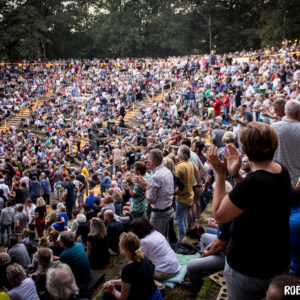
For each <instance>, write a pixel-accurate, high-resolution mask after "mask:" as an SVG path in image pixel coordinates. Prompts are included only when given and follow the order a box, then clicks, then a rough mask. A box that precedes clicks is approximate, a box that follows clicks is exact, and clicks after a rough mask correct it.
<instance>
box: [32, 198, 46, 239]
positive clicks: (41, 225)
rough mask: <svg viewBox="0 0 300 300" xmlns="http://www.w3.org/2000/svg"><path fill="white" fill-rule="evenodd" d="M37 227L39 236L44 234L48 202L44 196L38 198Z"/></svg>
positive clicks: (36, 210)
mask: <svg viewBox="0 0 300 300" xmlns="http://www.w3.org/2000/svg"><path fill="white" fill-rule="evenodd" d="M34 217H35V228H36V231H37V234H38V237H39V238H40V237H42V236H43V235H44V230H45V223H46V203H45V201H44V199H43V198H42V197H39V198H38V199H37V203H36V209H35V216H34Z"/></svg>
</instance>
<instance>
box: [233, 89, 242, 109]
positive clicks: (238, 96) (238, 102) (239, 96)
mask: <svg viewBox="0 0 300 300" xmlns="http://www.w3.org/2000/svg"><path fill="white" fill-rule="evenodd" d="M242 95H243V92H242V91H241V90H238V91H236V92H235V106H236V107H239V106H240V105H241V99H242Z"/></svg>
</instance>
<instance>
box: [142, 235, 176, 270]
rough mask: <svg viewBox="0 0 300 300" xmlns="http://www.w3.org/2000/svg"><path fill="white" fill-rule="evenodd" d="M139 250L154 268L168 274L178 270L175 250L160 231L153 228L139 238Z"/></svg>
mask: <svg viewBox="0 0 300 300" xmlns="http://www.w3.org/2000/svg"><path fill="white" fill-rule="evenodd" d="M158 245H159V246H158ZM141 250H142V251H143V252H144V253H145V255H146V256H147V258H148V259H149V260H151V262H152V263H153V264H154V266H155V270H157V271H160V272H164V273H168V274H173V273H177V272H178V271H179V269H180V264H179V262H178V260H177V257H176V255H175V252H174V251H173V250H172V248H171V247H170V245H169V243H168V242H167V240H166V238H165V237H164V236H163V235H162V234H161V233H160V232H158V231H156V230H153V231H152V232H151V233H150V234H148V235H147V236H145V237H144V238H143V239H141Z"/></svg>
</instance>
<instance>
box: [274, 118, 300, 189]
mask: <svg viewBox="0 0 300 300" xmlns="http://www.w3.org/2000/svg"><path fill="white" fill-rule="evenodd" d="M272 127H273V128H274V129H275V131H276V132H277V134H278V136H279V144H278V148H277V150H276V153H275V157H274V160H275V161H277V162H279V163H281V164H282V165H284V166H285V167H286V168H287V169H288V171H289V173H290V176H291V181H292V183H293V184H296V183H297V181H298V178H299V177H300V122H295V121H289V120H283V121H280V122H277V123H273V124H272Z"/></svg>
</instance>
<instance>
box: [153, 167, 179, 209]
mask: <svg viewBox="0 0 300 300" xmlns="http://www.w3.org/2000/svg"><path fill="white" fill-rule="evenodd" d="M148 191H149V192H148V198H149V199H151V200H154V204H152V205H151V207H152V208H155V209H165V208H167V207H169V206H171V205H172V202H173V197H174V178H173V174H172V172H171V171H170V170H169V169H167V168H166V167H164V166H163V165H160V166H158V167H156V168H155V169H154V171H153V174H152V176H151V178H150V182H149V188H148Z"/></svg>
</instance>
